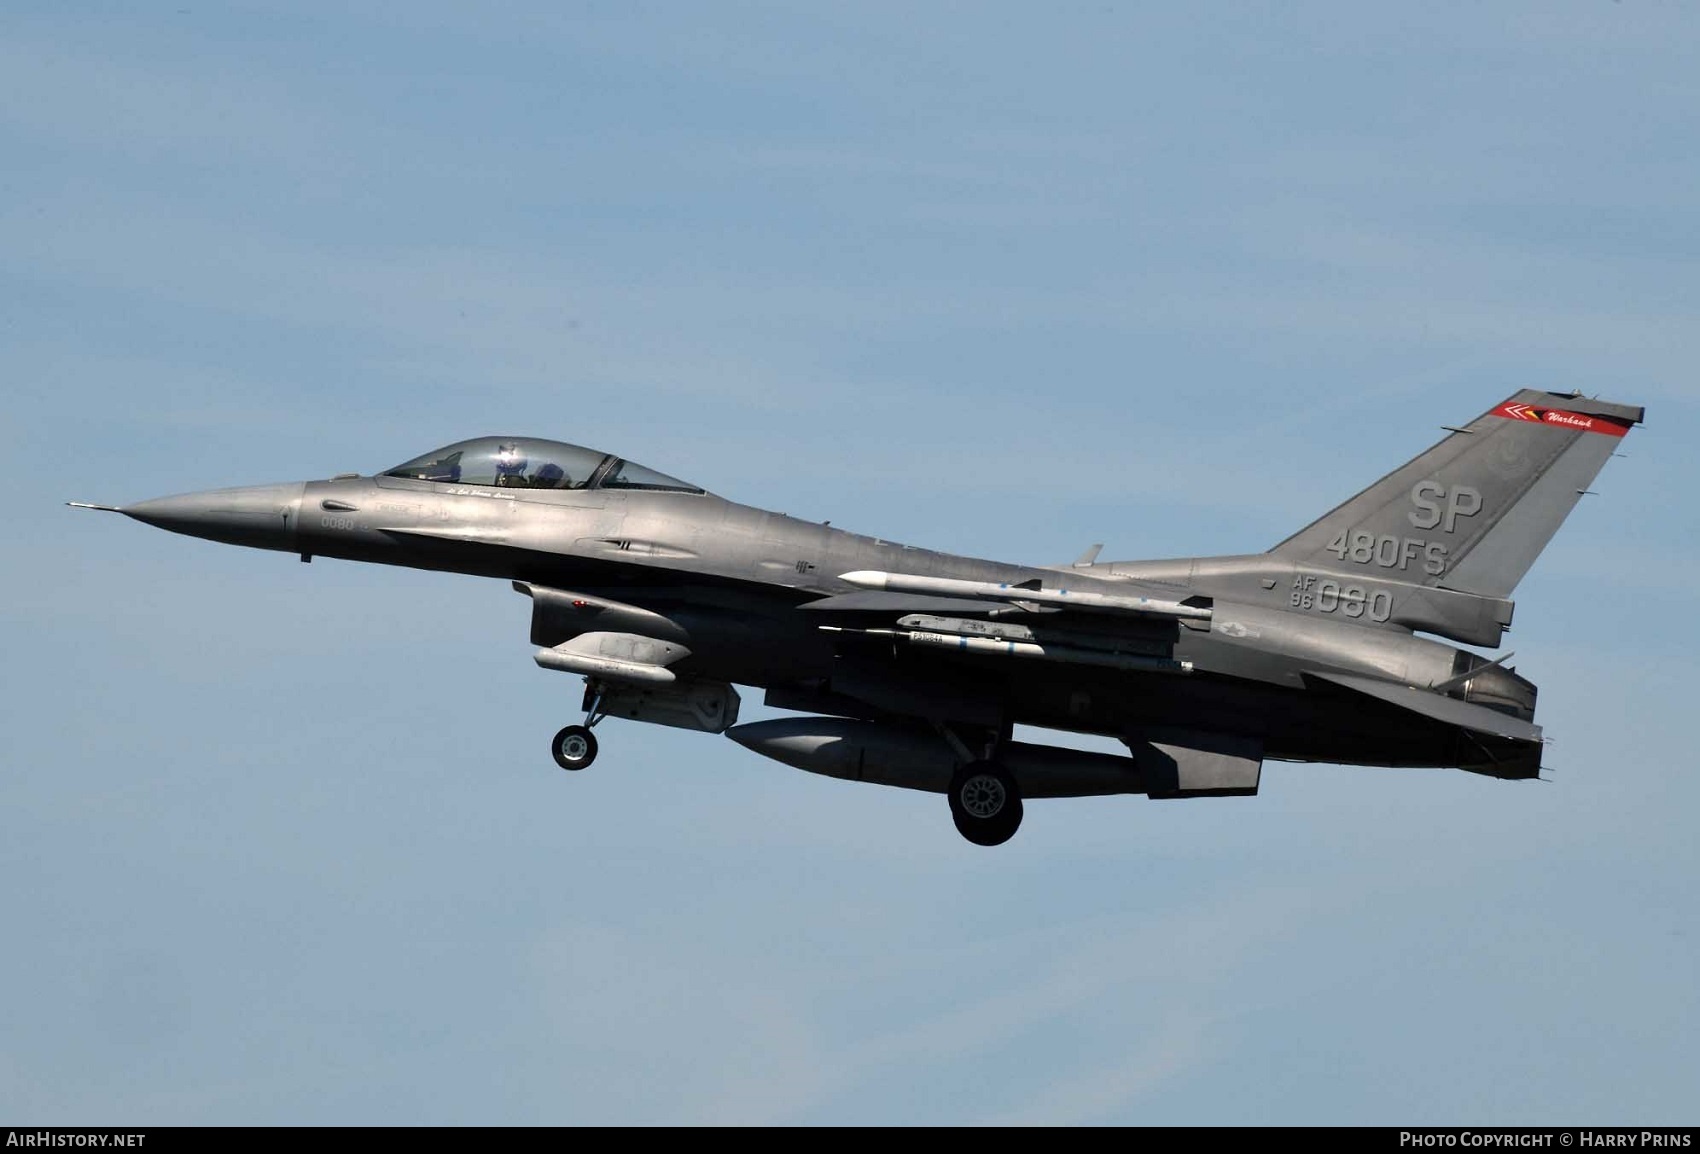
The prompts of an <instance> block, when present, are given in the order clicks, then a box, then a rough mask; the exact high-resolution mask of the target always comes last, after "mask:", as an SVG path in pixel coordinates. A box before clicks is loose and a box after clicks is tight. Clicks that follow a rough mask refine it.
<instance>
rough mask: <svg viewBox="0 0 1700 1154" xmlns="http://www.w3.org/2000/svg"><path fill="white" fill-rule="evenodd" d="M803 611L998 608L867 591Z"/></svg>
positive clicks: (978, 610) (980, 610)
mask: <svg viewBox="0 0 1700 1154" xmlns="http://www.w3.org/2000/svg"><path fill="white" fill-rule="evenodd" d="M799 608H801V609H813V610H817V611H821V612H827V613H894V614H895V613H986V612H988V611H990V610H993V609H996V608H997V605H996V604H994V603H992V602H989V601H975V600H973V599H971V598H967V597H937V596H929V595H927V594H925V593H888V592H886V591H885V590H883V589H882V590H874V589H868V590H864V591H863V592H860V593H840V594H839V595H837V596H836V597H822V598H821V599H820V600H819V601H807V602H804V603H803V604H802V605H801V606H799Z"/></svg>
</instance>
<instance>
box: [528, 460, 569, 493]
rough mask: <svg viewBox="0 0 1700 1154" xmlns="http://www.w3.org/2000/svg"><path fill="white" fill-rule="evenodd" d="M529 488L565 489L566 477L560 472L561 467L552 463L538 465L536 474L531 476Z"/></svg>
mask: <svg viewBox="0 0 1700 1154" xmlns="http://www.w3.org/2000/svg"><path fill="white" fill-rule="evenodd" d="M531 487H532V488H533V489H565V488H566V487H567V475H566V473H565V472H564V471H562V469H561V466H559V465H557V464H554V463H553V462H551V463H550V464H547V465H539V466H538V468H537V472H535V473H533V474H532V475H531Z"/></svg>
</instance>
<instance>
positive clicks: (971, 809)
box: [950, 761, 1023, 845]
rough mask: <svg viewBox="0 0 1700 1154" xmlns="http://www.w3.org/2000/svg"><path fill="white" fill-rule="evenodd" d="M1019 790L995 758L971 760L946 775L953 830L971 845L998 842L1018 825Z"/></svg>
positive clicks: (1000, 842) (1019, 819) (1019, 808)
mask: <svg viewBox="0 0 1700 1154" xmlns="http://www.w3.org/2000/svg"><path fill="white" fill-rule="evenodd" d="M1022 812H1023V807H1022V805H1021V791H1020V790H1019V789H1017V788H1016V785H1015V779H1014V778H1013V777H1011V776H1010V775H1009V771H1008V770H1006V769H1005V768H1004V767H1003V766H1001V765H999V764H998V763H997V762H995V761H971V762H969V763H968V764H967V765H965V766H963V767H962V768H961V769H958V770H957V771H956V774H955V775H954V776H953V777H952V778H951V779H950V816H951V818H952V819H953V820H954V821H955V822H956V832H958V833H960V834H961V835H962V836H963V837H965V838H967V839H968V840H969V841H971V842H973V843H974V844H975V845H1002V844H1003V843H1004V842H1006V841H1008V840H1009V839H1010V838H1012V837H1014V836H1015V831H1016V830H1017V829H1019V828H1021V816H1022Z"/></svg>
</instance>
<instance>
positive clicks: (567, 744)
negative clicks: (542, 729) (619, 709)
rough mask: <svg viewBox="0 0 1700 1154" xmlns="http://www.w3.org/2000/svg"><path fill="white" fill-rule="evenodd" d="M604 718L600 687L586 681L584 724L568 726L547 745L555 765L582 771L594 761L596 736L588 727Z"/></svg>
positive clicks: (595, 683)
mask: <svg viewBox="0 0 1700 1154" xmlns="http://www.w3.org/2000/svg"><path fill="white" fill-rule="evenodd" d="M604 716H606V715H605V714H604V713H603V712H602V685H601V683H600V682H596V681H587V682H586V683H585V687H584V724H583V725H569V726H567V727H566V728H565V729H563V730H561V732H559V733H557V734H556V735H555V740H554V741H552V742H550V743H549V752H550V753H552V754H554V756H555V764H556V765H558V766H560V767H561V768H562V769H571V770H578V769H583V768H585V767H586V766H587V765H589V764H590V763H591V762H593V761H595V760H596V735H595V734H594V733H592V732H590V727H591V726H593V725H595V724H596V723H597V722H598V721H601V720H602V718H603V717H604Z"/></svg>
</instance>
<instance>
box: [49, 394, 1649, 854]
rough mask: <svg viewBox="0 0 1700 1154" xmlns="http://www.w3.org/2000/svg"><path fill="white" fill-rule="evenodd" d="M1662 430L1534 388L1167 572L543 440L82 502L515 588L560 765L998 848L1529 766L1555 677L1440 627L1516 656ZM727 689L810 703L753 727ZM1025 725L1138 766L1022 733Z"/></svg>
mask: <svg viewBox="0 0 1700 1154" xmlns="http://www.w3.org/2000/svg"><path fill="white" fill-rule="evenodd" d="M1642 416H1643V410H1642V409H1641V408H1639V407H1634V406H1629V405H1621V404H1613V403H1610V402H1606V401H1600V400H1595V399H1592V398H1588V397H1584V396H1581V395H1580V394H1555V393H1547V392H1540V391H1534V390H1524V391H1522V392H1519V393H1517V394H1516V395H1515V396H1513V397H1511V398H1510V399H1509V400H1507V401H1505V402H1504V403H1502V404H1499V405H1496V406H1494V407H1493V408H1491V409H1489V410H1488V411H1487V412H1485V413H1483V414H1482V415H1481V416H1479V417H1477V418H1476V419H1475V420H1473V421H1471V422H1470V423H1469V424H1466V425H1459V426H1444V428H1445V430H1446V432H1447V436H1446V437H1445V439H1444V440H1442V441H1440V443H1438V444H1437V445H1435V446H1434V447H1433V448H1431V449H1429V450H1428V451H1427V452H1425V453H1423V454H1421V455H1420V456H1418V457H1416V458H1415V459H1414V460H1412V461H1410V462H1408V463H1407V464H1404V465H1401V466H1400V467H1399V468H1397V469H1395V470H1393V471H1392V472H1391V473H1389V474H1387V476H1385V477H1383V478H1382V479H1381V480H1379V481H1377V482H1376V483H1375V484H1373V485H1371V486H1370V487H1369V488H1367V489H1365V490H1364V491H1363V492H1361V493H1359V494H1358V495H1357V496H1355V497H1352V498H1351V499H1350V500H1348V501H1346V502H1345V503H1344V504H1342V505H1340V506H1339V507H1337V508H1335V509H1334V510H1333V511H1332V512H1329V513H1326V514H1324V515H1323V516H1322V517H1320V518H1319V519H1317V520H1316V521H1314V522H1312V523H1311V524H1309V525H1306V526H1305V527H1304V528H1302V529H1300V530H1299V531H1298V532H1296V533H1294V534H1293V535H1292V536H1290V537H1288V538H1287V539H1286V540H1284V541H1282V542H1281V543H1280V544H1278V545H1276V546H1275V547H1274V548H1272V549H1270V550H1268V551H1267V552H1264V553H1248V554H1244V555H1239V556H1228V557H1185V558H1179V559H1175V560H1163V561H1099V560H1098V551H1099V547H1098V546H1093V547H1092V548H1091V549H1089V550H1087V551H1086V553H1085V554H1083V555H1082V556H1081V557H1080V558H1079V559H1078V560H1076V561H1074V562H1073V563H1072V564H1062V565H1050V566H1031V565H1017V564H1011V563H1005V562H999V561H983V560H977V559H974V558H970V557H958V556H953V555H951V554H948V553H936V552H931V551H928V550H926V549H920V548H914V547H911V546H908V545H899V544H896V543H894V542H891V541H884V540H880V539H879V538H876V537H864V536H859V535H857V534H855V533H850V532H846V531H844V530H841V529H836V528H833V527H831V526H830V525H828V524H825V523H820V524H817V523H814V522H810V521H802V520H798V519H795V518H792V517H789V516H786V515H785V514H782V513H770V512H766V511H764V510H762V509H758V508H752V507H751V506H748V505H740V504H736V503H734V502H732V501H729V500H726V499H724V498H722V497H718V496H715V495H714V494H712V493H708V492H705V491H704V490H703V489H701V488H698V487H697V486H696V485H692V484H690V483H689V482H686V481H681V480H678V479H677V478H674V477H670V476H668V475H666V474H664V473H660V472H657V471H656V470H654V469H651V468H647V467H645V466H643V465H640V464H637V463H636V462H635V461H630V460H627V459H625V458H623V457H619V456H616V455H614V454H612V453H607V452H603V451H601V450H598V449H588V448H584V447H581V446H579V445H571V444H565V443H563V442H559V441H550V440H542V439H538V438H535V437H481V438H478V439H476V440H470V441H461V442H458V443H456V444H453V445H449V446H447V447H445V448H442V449H437V450H435V451H433V452H429V453H426V454H425V455H424V456H420V457H415V458H414V459H413V460H411V461H408V462H406V463H405V464H401V465H397V466H396V467H394V468H392V469H389V470H387V471H385V472H382V473H378V474H376V475H374V476H362V475H359V474H344V475H339V476H336V477H332V478H331V479H329V480H326V481H308V482H305V483H301V482H295V483H291V484H282V485H260V486H255V487H250V488H240V489H215V490H211V491H207V492H199V493H190V494H187V495H184V496H177V497H162V498H158V499H156V500H151V501H142V502H140V503H138V504H134V505H125V506H120V507H114V506H109V505H81V507H83V508H94V509H109V510H111V511H113V512H118V513H123V514H124V515H125V516H128V517H132V518H134V519H135V520H137V521H141V522H144V523H146V524H149V525H155V526H158V527H159V528H162V529H169V530H171V531H172V532H176V533H186V534H189V535H190V536H194V537H204V538H207V539H209V540H213V541H222V542H225V543H228V544H232V545H248V546H252V547H254V548H260V549H275V550H279V551H282V552H286V553H295V554H298V555H299V556H300V558H301V560H303V561H310V560H312V558H313V557H315V556H322V557H336V558H343V559H346V560H351V561H375V562H380V563H384V564H389V565H406V566H411V567H414V568H419V569H437V570H447V571H451V572H456V573H467V574H473V575H476V576H480V577H495V578H500V579H502V580H504V581H509V582H512V585H513V588H514V589H515V590H517V591H518V592H520V593H522V594H524V595H525V596H526V597H528V598H530V600H531V643H532V644H533V645H535V646H536V647H537V649H536V653H535V655H534V656H535V660H536V662H537V664H538V665H539V666H541V667H542V668H543V669H546V670H551V671H557V672H560V673H569V674H576V675H578V676H580V677H582V678H583V679H584V697H583V704H582V707H581V708H582V710H583V713H584V719H583V721H582V722H581V723H577V724H572V725H568V726H566V727H565V728H564V729H562V730H561V731H560V732H559V733H557V734H556V735H555V738H554V740H553V742H552V743H551V746H550V749H551V752H552V753H553V755H554V759H555V762H556V764H558V765H559V766H560V767H561V768H562V769H568V770H580V769H583V768H585V767H586V766H588V765H590V763H591V762H592V761H594V760H595V758H596V750H597V742H596V737H595V734H594V727H595V726H596V725H597V723H598V722H600V721H602V720H603V719H605V718H609V717H618V718H625V719H628V720H632V721H647V722H652V723H655V724H659V725H671V726H678V727H681V728H684V729H691V730H700V731H702V732H704V733H708V734H721V733H723V734H726V735H727V736H728V737H730V738H731V739H732V740H734V741H736V742H738V743H739V744H740V745H742V746H744V747H745V748H746V749H750V750H752V751H754V752H756V753H759V754H761V755H762V756H764V757H770V758H773V759H774V760H776V761H780V762H783V763H785V764H786V765H791V766H795V767H796V768H798V769H804V770H808V771H810V772H813V773H820V774H826V775H829V776H832V777H840V778H847V779H850V780H852V781H866V782H874V783H877V784H881V785H893V786H902V787H904V788H907V789H913V790H921V791H925V792H929V793H941V794H944V795H945V798H946V799H947V800H948V802H949V806H950V814H951V817H952V818H953V819H954V821H955V823H956V828H957V830H958V831H959V832H960V833H961V834H962V836H963V837H965V838H967V839H968V840H969V841H970V842H973V843H974V844H976V845H985V846H990V845H998V844H1000V843H1002V842H1005V841H1007V840H1008V839H1009V838H1010V837H1011V836H1012V835H1013V834H1014V833H1015V831H1016V829H1017V827H1019V826H1020V824H1021V820H1022V813H1023V802H1024V801H1026V800H1029V799H1034V798H1047V797H1084V796H1095V795H1108V794H1145V795H1147V796H1149V797H1153V798H1195V797H1233V796H1248V795H1253V794H1256V793H1257V789H1258V783H1259V779H1260V777H1261V774H1262V767H1263V762H1264V761H1265V759H1271V758H1272V759H1276V760H1281V761H1313V762H1330V763H1335V764H1345V765H1365V766H1433V767H1454V768H1458V769H1463V770H1468V771H1470V772H1472V773H1479V774H1486V775H1489V776H1492V777H1498V778H1508V779H1521V778H1532V777H1535V776H1536V775H1537V774H1538V773H1539V771H1540V767H1541V751H1542V738H1541V729H1540V727H1539V726H1538V725H1536V724H1535V723H1534V717H1535V686H1534V685H1533V684H1532V683H1531V682H1529V681H1528V680H1526V679H1525V678H1523V677H1521V676H1519V675H1518V674H1517V672H1516V671H1515V670H1514V669H1512V668H1510V667H1508V666H1507V665H1506V664H1505V662H1506V659H1507V658H1509V657H1510V656H1511V654H1510V653H1506V654H1504V655H1503V656H1501V657H1498V658H1495V659H1493V660H1489V659H1488V658H1486V657H1483V656H1482V655H1480V654H1477V653H1475V652H1472V651H1470V650H1468V649H1461V648H1458V647H1457V646H1455V645H1450V644H1447V643H1446V642H1447V641H1452V642H1459V643H1461V644H1463V645H1471V646H1478V647H1486V648H1497V647H1499V646H1500V643H1501V639H1502V637H1503V634H1504V633H1505V630H1506V629H1507V628H1508V627H1509V626H1510V624H1511V613H1512V602H1511V599H1510V598H1511V593H1512V591H1513V590H1514V589H1515V588H1516V586H1517V582H1518V581H1519V580H1521V579H1522V577H1523V575H1524V574H1525V573H1526V572H1528V570H1529V566H1530V565H1531V564H1533V562H1534V560H1535V558H1536V556H1537V555H1539V553H1540V551H1541V550H1542V549H1543V548H1544V547H1545V546H1546V544H1547V542H1548V541H1549V540H1551V538H1552V535H1553V533H1555V532H1556V531H1557V529H1558V527H1559V525H1560V524H1561V523H1562V522H1563V521H1564V518H1565V517H1566V516H1567V515H1568V514H1569V512H1570V510H1571V509H1572V508H1573V507H1574V506H1575V505H1576V503H1577V501H1578V499H1579V498H1580V497H1581V496H1582V495H1583V494H1584V493H1586V492H1588V491H1589V485H1590V484H1591V483H1592V482H1593V480H1594V478H1595V476H1596V475H1597V474H1598V473H1599V471H1600V469H1601V467H1602V466H1603V465H1604V464H1605V462H1606V460H1607V458H1609V457H1610V456H1612V454H1613V451H1614V450H1615V449H1616V448H1617V447H1618V446H1619V444H1620V442H1621V440H1622V438H1623V436H1624V435H1625V434H1626V433H1627V432H1628V431H1629V430H1630V429H1631V428H1632V427H1633V426H1635V425H1636V424H1639V423H1640V422H1641V419H1642ZM72 504H80V503H78V502H72ZM1437 638H1439V639H1444V640H1437ZM734 686H745V687H752V686H753V687H757V688H759V689H761V690H762V691H763V692H764V694H765V696H764V698H763V700H764V701H765V703H766V704H767V705H769V706H771V707H774V708H776V709H780V710H786V711H794V712H797V713H800V714H802V716H795V717H785V718H781V719H777V720H769V721H759V722H755V723H751V724H745V725H738V724H737V720H738V706H739V695H738V691H737V690H736V689H735V688H734ZM1018 724H1019V725H1025V726H1031V727H1038V728H1044V729H1053V730H1067V731H1072V732H1075V733H1085V734H1098V735H1107V736H1109V737H1111V738H1114V739H1116V740H1119V741H1120V742H1122V743H1124V744H1125V745H1126V746H1127V750H1128V752H1127V755H1126V756H1112V755H1109V754H1101V753H1088V752H1082V751H1077V750H1072V749H1063V748H1059V747H1056V746H1051V745H1036V744H1029V743H1025V742H1019V741H1015V740H1013V737H1012V734H1013V729H1014V727H1015V726H1016V725H1018Z"/></svg>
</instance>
